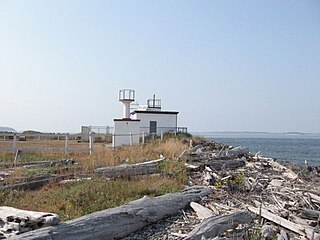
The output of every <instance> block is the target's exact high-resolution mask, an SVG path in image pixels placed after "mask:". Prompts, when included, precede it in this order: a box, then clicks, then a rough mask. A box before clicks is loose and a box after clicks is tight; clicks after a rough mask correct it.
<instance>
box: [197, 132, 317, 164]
mask: <svg viewBox="0 0 320 240" xmlns="http://www.w3.org/2000/svg"><path fill="white" fill-rule="evenodd" d="M203 136H204V137H206V138H207V139H208V140H210V141H216V142H221V143H224V144H227V145H231V146H242V147H247V148H249V151H250V152H251V153H256V152H259V151H260V155H262V156H267V157H272V158H275V159H278V160H283V161H289V162H292V163H295V164H297V165H300V166H301V165H304V164H305V160H306V161H307V163H308V164H309V165H310V166H320V137H303V136H290V137H288V136H276V137H274V136H273V137H272V136H270V135H269V136H268V137H265V136H264V137H252V136H251V137H247V136H246V137H239V135H237V136H236V137H230V136H227V137H226V136H219V135H216V136H212V135H211V136H210V135H203Z"/></svg>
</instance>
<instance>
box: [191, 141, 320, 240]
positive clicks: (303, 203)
mask: <svg viewBox="0 0 320 240" xmlns="http://www.w3.org/2000/svg"><path fill="white" fill-rule="evenodd" d="M211 146H212V147H211V149H210V143H207V144H206V146H197V147H196V148H195V150H194V151H192V152H191V153H189V156H188V157H187V167H188V169H189V170H190V180H191V182H192V184H196V185H208V186H213V188H214V191H213V192H214V193H213V195H212V196H211V198H210V199H209V200H208V201H207V202H206V205H207V207H208V209H209V210H210V211H212V213H213V214H214V215H221V214H230V213H231V212H234V211H236V212H237V211H241V210H248V211H250V212H251V213H252V214H254V215H255V216H256V218H255V224H253V225H252V227H251V229H247V231H251V232H252V234H253V233H254V232H256V233H257V232H258V234H261V237H262V238H265V239H271V238H272V237H275V236H277V235H278V239H288V238H289V235H290V236H291V237H295V238H298V237H300V238H301V237H304V238H306V239H319V236H320V235H319V233H320V232H319V221H320V171H319V170H320V169H319V168H317V167H311V166H304V167H298V166H293V165H290V164H280V163H278V162H276V161H275V160H274V159H272V158H267V157H261V156H259V154H256V155H252V154H250V153H249V151H248V150H247V149H243V148H228V149H214V147H213V146H214V145H211ZM286 165H288V166H286ZM226 236H228V234H226ZM229 237H230V236H229Z"/></svg>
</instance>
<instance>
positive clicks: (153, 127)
mask: <svg viewBox="0 0 320 240" xmlns="http://www.w3.org/2000/svg"><path fill="white" fill-rule="evenodd" d="M150 133H157V121H150Z"/></svg>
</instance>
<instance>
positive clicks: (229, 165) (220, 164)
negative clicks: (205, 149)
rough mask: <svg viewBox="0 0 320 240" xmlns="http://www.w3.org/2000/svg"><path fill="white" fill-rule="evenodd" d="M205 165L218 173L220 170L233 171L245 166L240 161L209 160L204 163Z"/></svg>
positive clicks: (243, 162)
mask: <svg viewBox="0 0 320 240" xmlns="http://www.w3.org/2000/svg"><path fill="white" fill-rule="evenodd" d="M205 165H206V166H209V167H210V168H211V169H214V170H216V171H220V170H221V169H225V170H234V169H237V168H240V167H243V166H245V165H246V163H245V161H243V160H241V159H231V160H209V161H207V162H206V163H205Z"/></svg>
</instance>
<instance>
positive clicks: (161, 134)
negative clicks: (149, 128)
mask: <svg viewBox="0 0 320 240" xmlns="http://www.w3.org/2000/svg"><path fill="white" fill-rule="evenodd" d="M160 136H161V138H160V139H161V142H162V141H163V131H161V133H160Z"/></svg>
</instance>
